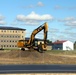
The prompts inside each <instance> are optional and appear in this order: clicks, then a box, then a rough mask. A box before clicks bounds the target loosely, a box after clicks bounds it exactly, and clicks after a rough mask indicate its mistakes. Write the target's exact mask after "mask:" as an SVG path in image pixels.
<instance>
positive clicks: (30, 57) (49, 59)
mask: <svg viewBox="0 0 76 75" xmlns="http://www.w3.org/2000/svg"><path fill="white" fill-rule="evenodd" d="M0 64H76V57H72V56H68V55H58V54H52V53H51V52H44V53H39V52H37V51H21V50H8V51H0Z"/></svg>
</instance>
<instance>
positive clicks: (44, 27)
mask: <svg viewBox="0 0 76 75" xmlns="http://www.w3.org/2000/svg"><path fill="white" fill-rule="evenodd" d="M42 30H44V31H43V32H44V39H43V40H44V44H43V45H42V44H40V45H38V49H39V48H40V47H41V49H46V45H47V43H46V41H47V33H48V24H47V22H45V23H44V24H43V25H41V26H39V27H38V28H36V29H35V30H34V31H33V32H32V34H31V36H30V39H29V40H28V42H26V39H25V40H23V41H22V40H19V41H18V43H17V46H18V47H20V48H22V49H24V48H33V46H34V44H35V36H36V34H37V33H39V32H40V31H42Z"/></svg>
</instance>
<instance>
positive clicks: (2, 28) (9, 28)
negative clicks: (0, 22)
mask: <svg viewBox="0 0 76 75" xmlns="http://www.w3.org/2000/svg"><path fill="white" fill-rule="evenodd" d="M0 30H26V29H23V28H18V27H4V26H0Z"/></svg>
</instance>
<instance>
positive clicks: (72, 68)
mask: <svg viewBox="0 0 76 75" xmlns="http://www.w3.org/2000/svg"><path fill="white" fill-rule="evenodd" d="M55 72H56V73H59V72H61V73H66V72H68V73H76V65H0V73H55Z"/></svg>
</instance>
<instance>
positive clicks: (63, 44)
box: [52, 40, 74, 50]
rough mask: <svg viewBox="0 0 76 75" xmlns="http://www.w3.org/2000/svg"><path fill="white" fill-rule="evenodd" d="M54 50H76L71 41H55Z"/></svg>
mask: <svg viewBox="0 0 76 75" xmlns="http://www.w3.org/2000/svg"><path fill="white" fill-rule="evenodd" d="M52 49H53V50H74V45H73V43H72V42H71V41H67V40H64V41H55V42H53V45H52Z"/></svg>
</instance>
